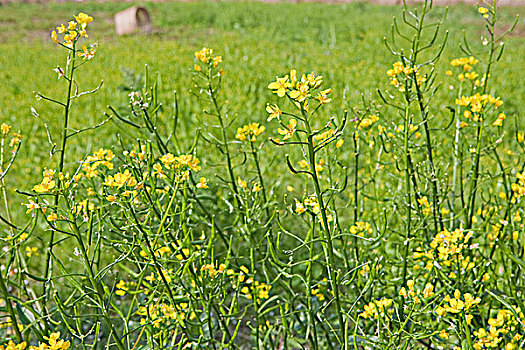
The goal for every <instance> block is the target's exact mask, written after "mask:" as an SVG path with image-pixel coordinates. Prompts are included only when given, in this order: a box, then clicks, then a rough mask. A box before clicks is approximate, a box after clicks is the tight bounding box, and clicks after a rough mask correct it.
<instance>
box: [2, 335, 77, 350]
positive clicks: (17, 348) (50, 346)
mask: <svg viewBox="0 0 525 350" xmlns="http://www.w3.org/2000/svg"><path fill="white" fill-rule="evenodd" d="M44 339H45V340H46V341H47V344H46V343H40V345H39V346H29V348H28V350H67V349H69V347H70V346H71V343H70V342H69V341H65V340H63V339H60V332H55V333H51V335H50V336H49V337H44ZM26 348H27V343H26V342H22V343H20V344H15V343H14V342H13V341H12V340H10V341H9V343H7V347H6V346H4V345H0V350H25V349H26Z"/></svg>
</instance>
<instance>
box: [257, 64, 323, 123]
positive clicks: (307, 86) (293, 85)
mask: <svg viewBox="0 0 525 350" xmlns="http://www.w3.org/2000/svg"><path fill="white" fill-rule="evenodd" d="M322 84H323V77H322V76H320V75H316V74H315V73H314V72H312V73H309V74H303V75H302V76H301V79H298V78H297V71H296V70H295V69H292V70H291V71H290V74H289V75H285V76H284V77H276V78H275V81H274V82H272V83H270V84H268V89H270V90H272V91H273V92H274V93H275V94H276V95H277V96H278V97H284V96H288V97H289V98H290V99H291V100H293V101H294V102H296V103H299V106H301V104H302V103H304V102H306V101H307V100H308V99H316V100H317V101H318V102H319V104H327V103H330V102H331V98H329V97H328V95H329V94H330V93H331V92H332V89H325V90H322V91H320V92H319V93H318V94H317V95H316V96H315V97H313V95H312V93H313V92H314V91H315V90H317V89H318V88H319V87H320V86H321V85H322ZM302 106H303V107H304V106H306V105H305V104H302ZM305 109H306V108H305ZM267 110H268V108H267ZM269 113H271V112H269Z"/></svg>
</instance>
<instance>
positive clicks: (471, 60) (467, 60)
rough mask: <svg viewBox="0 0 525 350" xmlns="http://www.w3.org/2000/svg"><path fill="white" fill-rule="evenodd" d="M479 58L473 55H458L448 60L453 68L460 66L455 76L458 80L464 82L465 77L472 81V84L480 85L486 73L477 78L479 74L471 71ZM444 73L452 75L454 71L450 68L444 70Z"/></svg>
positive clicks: (483, 81)
mask: <svg viewBox="0 0 525 350" xmlns="http://www.w3.org/2000/svg"><path fill="white" fill-rule="evenodd" d="M478 62H479V60H478V59H477V58H475V57H473V56H470V57H460V58H455V59H453V60H452V61H450V65H451V66H453V67H455V68H461V73H459V74H458V76H457V78H458V79H459V81H461V82H464V81H465V80H466V79H468V80H469V81H471V82H473V83H474V86H475V87H477V86H480V85H483V84H484V83H485V79H486V75H485V74H483V76H482V77H481V79H478V78H479V74H478V73H476V72H475V71H473V68H474V66H475V65H476V64H478ZM446 75H448V76H450V77H452V76H454V73H453V72H452V71H450V70H448V71H447V72H446Z"/></svg>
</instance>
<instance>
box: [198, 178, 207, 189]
mask: <svg viewBox="0 0 525 350" xmlns="http://www.w3.org/2000/svg"><path fill="white" fill-rule="evenodd" d="M197 188H209V187H208V180H206V178H205V177H201V179H200V181H199V183H198V184H197Z"/></svg>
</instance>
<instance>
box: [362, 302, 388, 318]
mask: <svg viewBox="0 0 525 350" xmlns="http://www.w3.org/2000/svg"><path fill="white" fill-rule="evenodd" d="M392 303H393V301H392V299H388V298H381V299H379V300H373V301H371V302H370V303H368V305H365V308H364V309H365V310H364V311H363V312H362V313H360V314H359V316H360V317H362V318H374V319H376V320H377V319H380V318H381V319H383V320H385V321H388V320H389V319H390V318H391V317H392V314H393V313H394V310H393V309H392V308H391V306H392Z"/></svg>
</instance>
